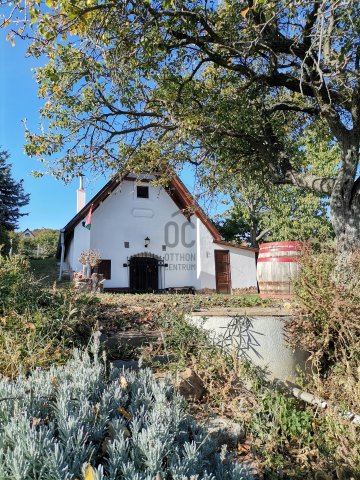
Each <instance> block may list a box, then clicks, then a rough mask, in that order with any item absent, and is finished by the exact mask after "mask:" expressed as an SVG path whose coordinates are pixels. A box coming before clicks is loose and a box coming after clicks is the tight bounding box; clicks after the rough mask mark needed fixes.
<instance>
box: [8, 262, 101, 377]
mask: <svg viewBox="0 0 360 480" xmlns="http://www.w3.org/2000/svg"><path fill="white" fill-rule="evenodd" d="M98 304H99V301H98V299H97V298H96V297H92V296H88V295H85V294H77V293H76V292H74V291H73V290H72V289H71V288H69V289H61V290H57V289H53V290H49V289H45V288H42V287H41V285H40V283H39V282H38V281H37V280H36V279H35V278H34V276H33V275H32V273H31V272H30V270H29V263H28V261H27V260H25V259H24V258H22V257H20V256H11V257H0V349H1V356H0V374H3V375H6V376H10V377H14V376H16V375H18V374H19V373H27V372H28V371H30V370H32V369H33V368H34V367H36V366H39V365H49V364H51V363H54V362H55V363H56V362H63V361H64V360H65V359H66V358H67V356H68V355H69V352H70V351H71V350H72V348H73V347H74V346H81V345H86V344H87V343H88V341H89V339H90V337H91V334H92V332H93V329H94V327H95V325H96V312H97V309H98Z"/></svg>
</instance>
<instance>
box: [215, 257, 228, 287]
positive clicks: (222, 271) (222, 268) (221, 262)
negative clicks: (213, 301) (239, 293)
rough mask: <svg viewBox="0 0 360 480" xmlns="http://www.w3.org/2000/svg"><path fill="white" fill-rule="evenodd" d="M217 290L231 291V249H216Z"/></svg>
mask: <svg viewBox="0 0 360 480" xmlns="http://www.w3.org/2000/svg"><path fill="white" fill-rule="evenodd" d="M215 276H216V292H217V293H231V272H230V252H229V250H215Z"/></svg>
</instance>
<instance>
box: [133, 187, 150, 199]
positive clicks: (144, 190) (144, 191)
mask: <svg viewBox="0 0 360 480" xmlns="http://www.w3.org/2000/svg"><path fill="white" fill-rule="evenodd" d="M136 194H137V198H149V187H144V186H142V185H139V186H137V187H136Z"/></svg>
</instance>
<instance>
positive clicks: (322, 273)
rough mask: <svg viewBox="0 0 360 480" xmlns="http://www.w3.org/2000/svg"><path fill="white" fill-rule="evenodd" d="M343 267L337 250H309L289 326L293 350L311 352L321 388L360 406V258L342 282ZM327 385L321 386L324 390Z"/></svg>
mask: <svg viewBox="0 0 360 480" xmlns="http://www.w3.org/2000/svg"><path fill="white" fill-rule="evenodd" d="M337 262H338V259H337V252H336V250H335V246H334V245H329V244H326V245H324V246H322V247H321V248H320V250H318V251H316V250H315V249H314V248H313V247H311V246H310V247H309V248H308V249H307V250H306V251H305V254H304V257H303V259H302V262H301V274H300V275H299V277H298V279H297V281H296V283H295V294H296V306H295V308H294V317H293V319H292V320H291V322H290V323H289V324H288V325H287V332H288V339H289V342H290V344H291V346H292V347H300V348H303V349H304V350H307V351H309V352H310V354H311V356H310V359H309V367H311V370H312V372H311V373H312V376H308V377H307V381H310V382H314V380H316V379H317V388H322V389H323V391H322V392H320V393H323V394H325V395H326V396H327V397H329V396H333V397H334V398H337V399H339V400H344V401H345V402H346V403H347V404H348V405H349V406H350V404H352V405H354V406H356V407H357V408H358V407H360V387H358V385H359V381H358V380H359V370H358V367H359V362H360V326H359V320H358V318H359V308H360V275H359V272H360V257H359V255H353V256H351V257H350V258H349V259H348V265H347V275H346V282H344V272H343V274H342V280H341V281H339V278H338V277H337V272H336V270H335V268H334V266H336V264H337ZM320 384H321V385H320Z"/></svg>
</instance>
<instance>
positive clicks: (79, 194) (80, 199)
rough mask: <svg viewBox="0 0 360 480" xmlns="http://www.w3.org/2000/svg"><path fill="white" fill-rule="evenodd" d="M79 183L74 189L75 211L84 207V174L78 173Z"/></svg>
mask: <svg viewBox="0 0 360 480" xmlns="http://www.w3.org/2000/svg"><path fill="white" fill-rule="evenodd" d="M79 178H80V185H79V188H78V189H77V190H76V213H78V212H80V210H82V209H83V208H84V207H85V204H86V193H85V190H84V183H83V179H84V175H80V177H79Z"/></svg>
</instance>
